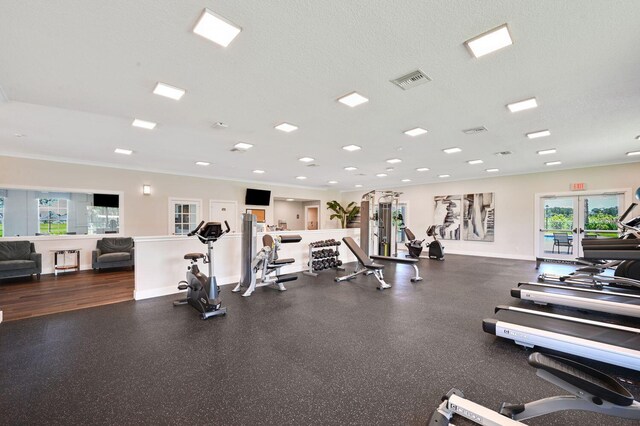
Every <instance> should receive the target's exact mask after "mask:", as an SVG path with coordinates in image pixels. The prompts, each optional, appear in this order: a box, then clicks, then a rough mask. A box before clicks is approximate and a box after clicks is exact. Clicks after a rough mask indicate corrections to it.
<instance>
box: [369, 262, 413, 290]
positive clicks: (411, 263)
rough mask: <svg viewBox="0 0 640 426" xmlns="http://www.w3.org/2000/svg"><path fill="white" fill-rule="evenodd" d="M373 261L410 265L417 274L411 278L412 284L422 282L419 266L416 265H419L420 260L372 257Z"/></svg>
mask: <svg viewBox="0 0 640 426" xmlns="http://www.w3.org/2000/svg"><path fill="white" fill-rule="evenodd" d="M371 259H376V260H388V261H389V262H396V263H409V264H410V265H411V266H413V270H414V271H415V273H416V275H415V276H414V277H413V278H411V282H412V283H415V282H417V281H422V277H421V276H420V271H419V270H418V266H417V265H416V263H418V259H416V258H413V257H393V256H371Z"/></svg>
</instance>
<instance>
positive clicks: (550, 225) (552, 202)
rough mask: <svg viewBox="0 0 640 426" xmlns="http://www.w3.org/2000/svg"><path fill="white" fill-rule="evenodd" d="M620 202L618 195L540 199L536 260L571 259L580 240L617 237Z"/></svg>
mask: <svg viewBox="0 0 640 426" xmlns="http://www.w3.org/2000/svg"><path fill="white" fill-rule="evenodd" d="M623 203H624V194H621V193H602V194H593V195H572V196H557V197H555V196H549V197H542V198H541V199H540V206H539V208H540V209H541V215H540V216H539V218H540V219H539V220H540V223H539V228H540V232H539V238H540V240H539V244H538V247H539V249H538V257H543V258H550V259H566V260H570V259H575V258H576V257H581V256H582V239H584V238H615V237H617V236H618V232H617V230H618V227H617V223H616V220H617V218H618V216H619V215H620V214H622V211H623V209H624V206H623Z"/></svg>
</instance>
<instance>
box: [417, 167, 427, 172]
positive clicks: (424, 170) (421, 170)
mask: <svg viewBox="0 0 640 426" xmlns="http://www.w3.org/2000/svg"><path fill="white" fill-rule="evenodd" d="M416 171H417V172H428V171H429V168H428V167H418V168H417V169H416Z"/></svg>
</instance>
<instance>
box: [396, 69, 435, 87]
mask: <svg viewBox="0 0 640 426" xmlns="http://www.w3.org/2000/svg"><path fill="white" fill-rule="evenodd" d="M430 81H431V78H429V76H428V75H426V74H425V73H423V72H422V71H420V70H415V71H412V72H410V73H409V74H407V75H403V76H402V77H398V78H396V79H395V80H391V82H392V83H393V84H395V85H396V86H398V87H400V88H401V89H402V90H409V89H413V88H414V87H416V86H420V85H421V84H424V83H428V82H430Z"/></svg>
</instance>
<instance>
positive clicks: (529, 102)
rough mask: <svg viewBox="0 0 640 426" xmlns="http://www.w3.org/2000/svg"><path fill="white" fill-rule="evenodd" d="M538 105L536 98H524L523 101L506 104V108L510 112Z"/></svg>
mask: <svg viewBox="0 0 640 426" xmlns="http://www.w3.org/2000/svg"><path fill="white" fill-rule="evenodd" d="M537 106H538V102H537V101H536V98H530V99H525V100H524V101H518V102H514V103H512V104H508V105H507V108H509V111H511V112H518V111H524V110H525V109H531V108H536V107H537Z"/></svg>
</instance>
